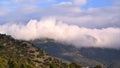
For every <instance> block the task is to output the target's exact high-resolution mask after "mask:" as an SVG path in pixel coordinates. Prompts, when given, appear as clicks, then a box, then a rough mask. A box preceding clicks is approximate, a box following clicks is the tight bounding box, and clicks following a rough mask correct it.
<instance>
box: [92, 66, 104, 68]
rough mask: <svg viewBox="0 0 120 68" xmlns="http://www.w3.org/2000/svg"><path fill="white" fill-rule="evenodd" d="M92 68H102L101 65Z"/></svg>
mask: <svg viewBox="0 0 120 68" xmlns="http://www.w3.org/2000/svg"><path fill="white" fill-rule="evenodd" d="M94 68H102V66H101V65H96V66H95V67H94Z"/></svg>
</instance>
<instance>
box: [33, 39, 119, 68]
mask: <svg viewBox="0 0 120 68" xmlns="http://www.w3.org/2000/svg"><path fill="white" fill-rule="evenodd" d="M33 43H34V44H35V45H36V46H37V47H39V48H43V49H44V50H45V51H46V52H48V53H49V54H51V55H52V56H55V57H58V58H61V59H63V60H67V61H70V62H75V63H79V64H82V66H91V67H93V66H95V65H98V64H99V65H103V67H104V68H106V67H109V68H120V65H119V64H120V50H119V49H109V48H94V47H88V48H77V47H74V46H72V45H67V44H61V43H58V42H55V41H54V40H51V39H46V40H45V39H44V40H35V41H33Z"/></svg>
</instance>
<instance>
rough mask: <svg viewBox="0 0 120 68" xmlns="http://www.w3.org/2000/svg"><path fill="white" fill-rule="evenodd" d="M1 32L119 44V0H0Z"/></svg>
mask: <svg viewBox="0 0 120 68" xmlns="http://www.w3.org/2000/svg"><path fill="white" fill-rule="evenodd" d="M41 32H42V33H41ZM0 33H5V34H9V35H12V36H13V37H14V38H17V39H25V40H29V39H32V40H33V39H36V38H38V39H39V38H40V37H42V38H43V37H45V38H47V37H48V38H53V39H57V40H62V41H65V42H69V43H70V44H74V45H77V46H80V45H81V44H83V45H84V44H85V45H90V44H91V45H90V46H93V47H94V46H95V47H108V48H109V47H110V48H111V47H112V48H114V47H115V48H117V47H119V48H120V41H119V39H120V0H0ZM36 33H37V34H36ZM80 41H82V42H80ZM113 45H114V46H113Z"/></svg>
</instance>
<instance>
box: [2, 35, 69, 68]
mask: <svg viewBox="0 0 120 68" xmlns="http://www.w3.org/2000/svg"><path fill="white" fill-rule="evenodd" d="M55 66H57V68H68V63H65V62H62V61H61V60H58V59H57V58H54V57H52V56H49V55H48V54H47V53H46V52H44V51H43V50H41V49H38V48H37V47H35V46H33V44H31V43H29V42H26V41H20V40H15V39H13V38H12V37H11V36H7V35H4V34H0V68H50V67H55Z"/></svg>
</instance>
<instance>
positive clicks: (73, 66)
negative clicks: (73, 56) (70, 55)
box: [69, 63, 82, 68]
mask: <svg viewBox="0 0 120 68" xmlns="http://www.w3.org/2000/svg"><path fill="white" fill-rule="evenodd" d="M69 68H82V66H81V65H78V64H76V63H71V64H70V65H69Z"/></svg>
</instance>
